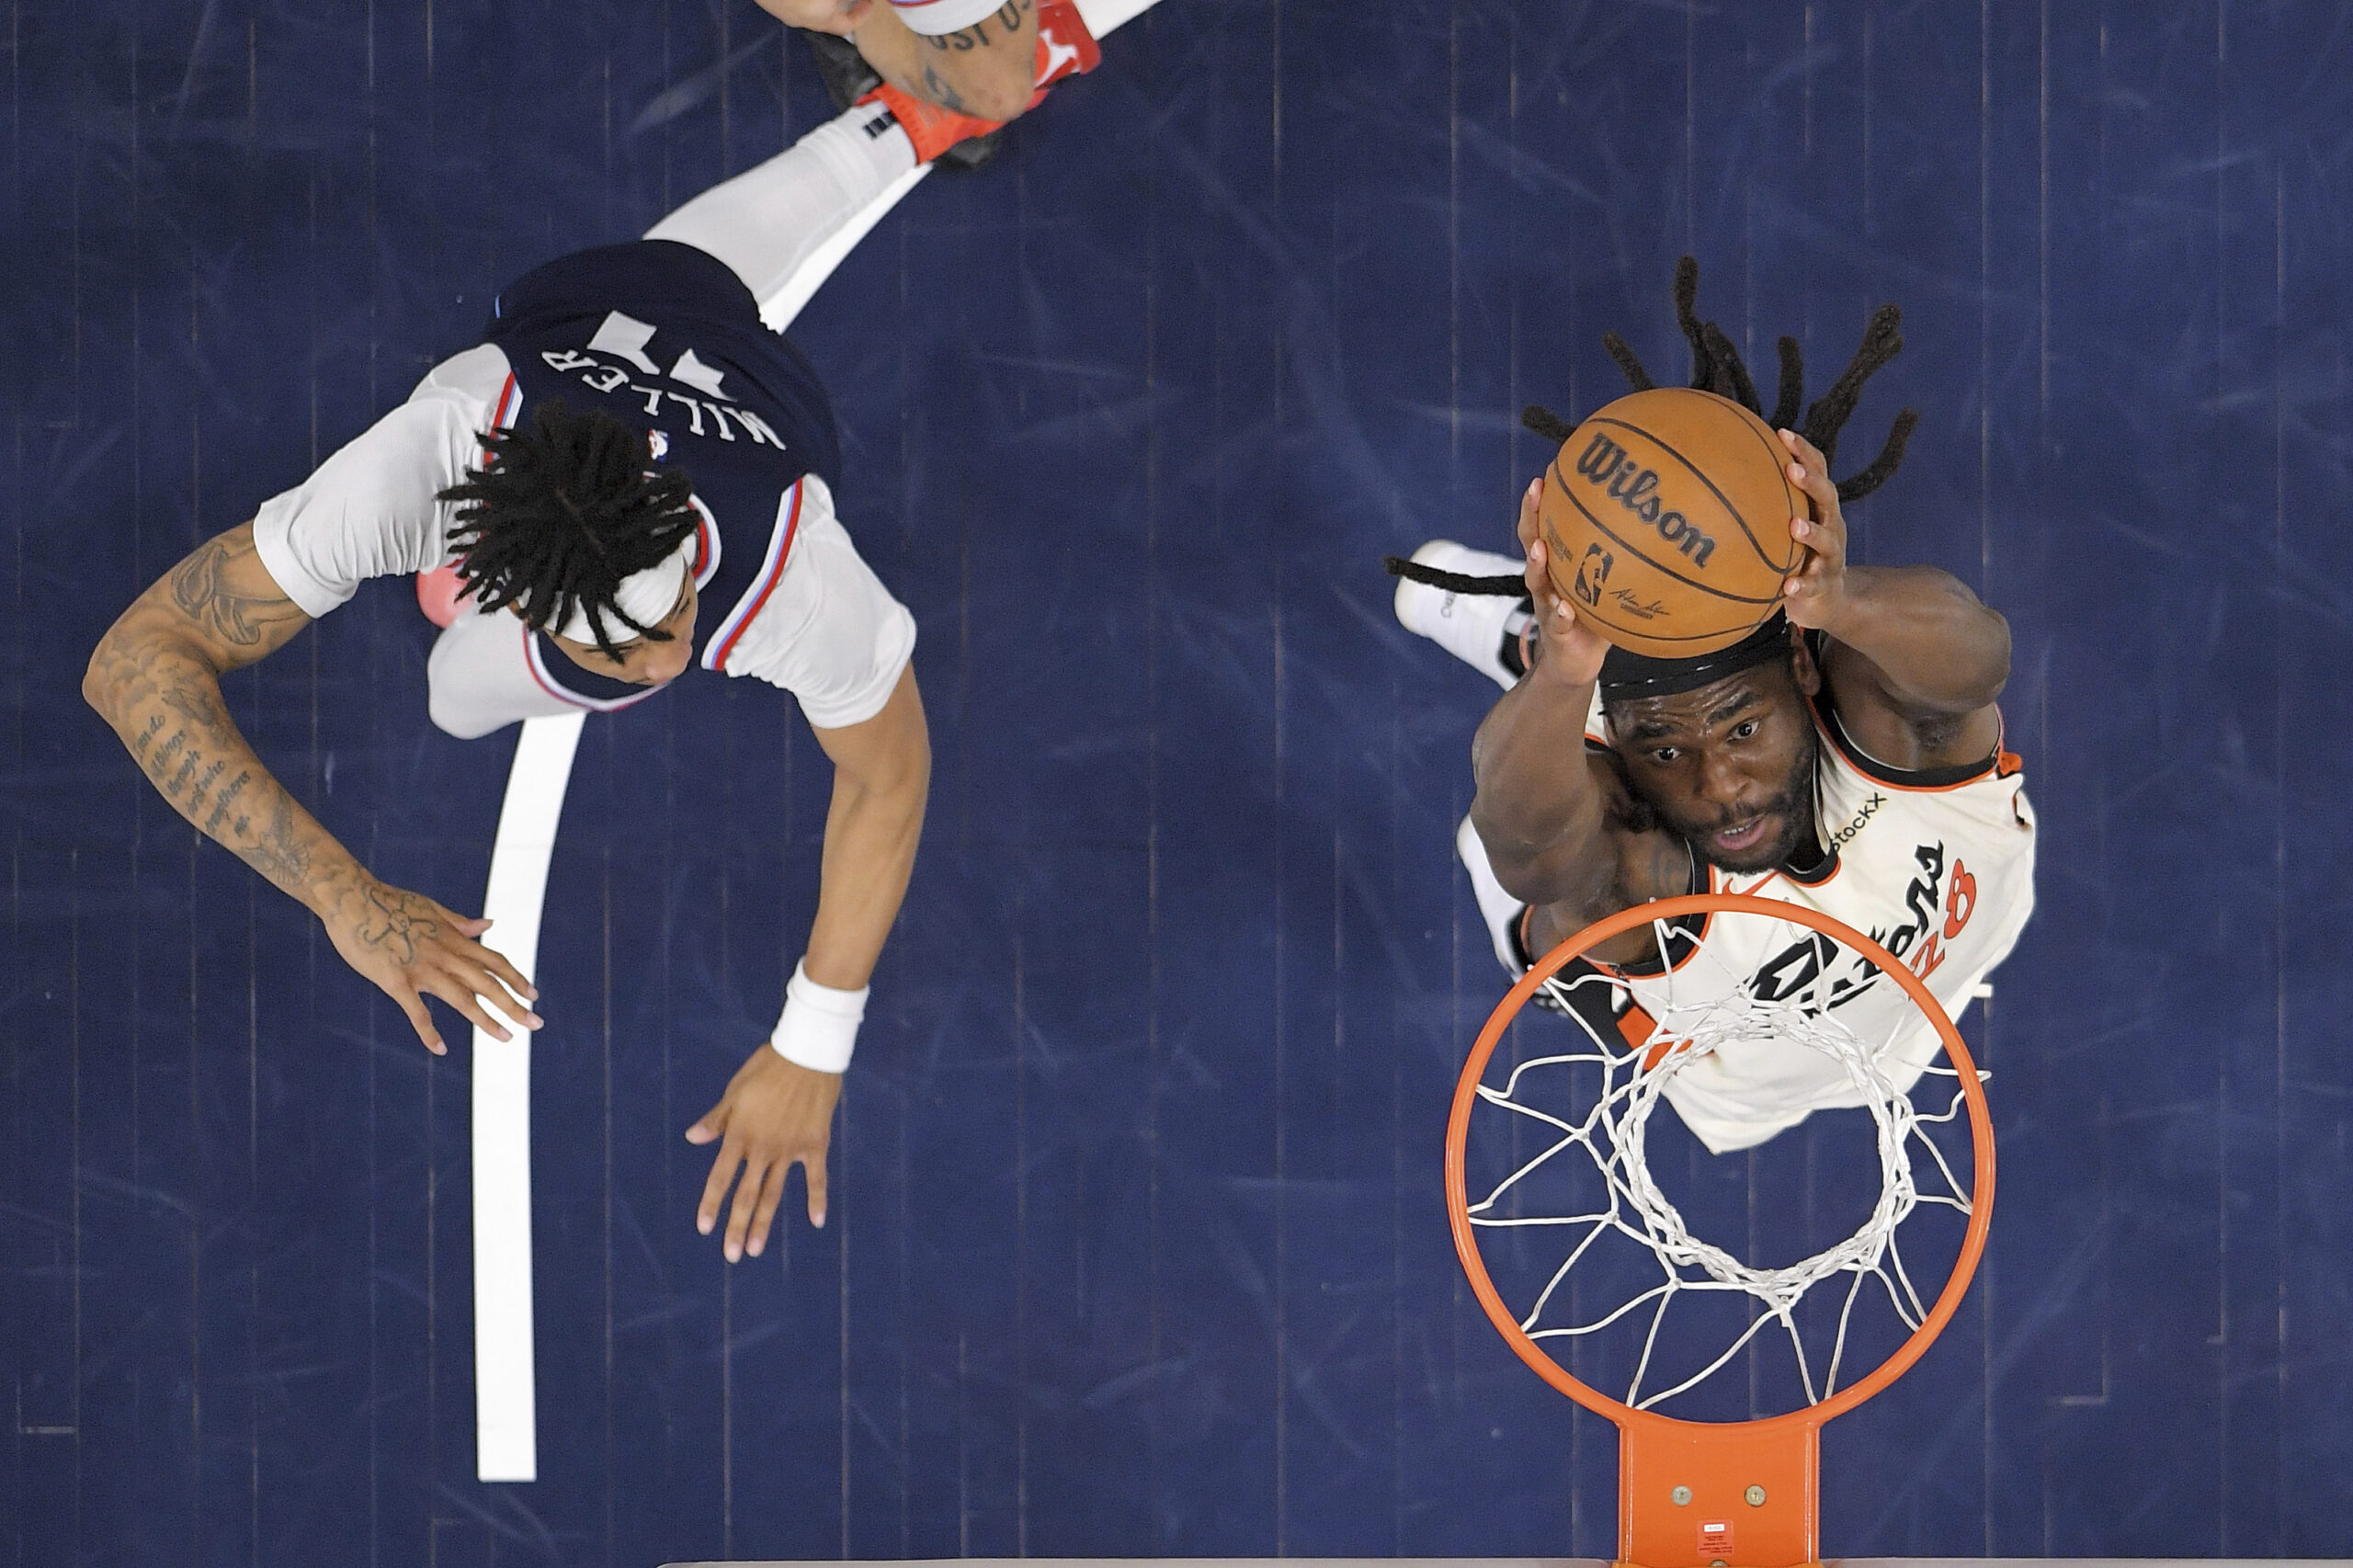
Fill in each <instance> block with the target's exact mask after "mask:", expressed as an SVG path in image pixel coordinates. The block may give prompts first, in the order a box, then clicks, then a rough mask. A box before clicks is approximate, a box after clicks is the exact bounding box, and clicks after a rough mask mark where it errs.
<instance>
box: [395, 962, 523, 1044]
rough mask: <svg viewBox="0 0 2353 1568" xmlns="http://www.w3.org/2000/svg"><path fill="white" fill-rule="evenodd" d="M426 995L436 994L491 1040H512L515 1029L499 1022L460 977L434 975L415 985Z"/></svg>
mask: <svg viewBox="0 0 2353 1568" xmlns="http://www.w3.org/2000/svg"><path fill="white" fill-rule="evenodd" d="M417 989H418V990H420V991H423V992H424V993H425V994H426V995H428V996H438V997H439V998H441V1000H443V1001H444V1002H447V1003H449V1006H452V1007H455V1008H456V1009H458V1011H459V1012H460V1013H463V1014H464V1015H465V1016H466V1021H467V1022H468V1023H470V1024H472V1025H473V1027H474V1028H478V1029H480V1030H482V1031H483V1033H484V1034H486V1035H488V1036H490V1038H491V1039H493V1040H513V1039H514V1038H515V1031H514V1030H512V1029H510V1028H507V1027H506V1025H505V1024H502V1023H500V1022H499V1021H498V1020H497V1019H496V1018H494V1017H491V1016H490V1013H489V1012H488V1010H487V1009H485V1008H484V1007H483V1005H482V999H481V998H480V997H478V996H476V995H475V994H474V991H473V987H472V986H471V985H469V984H467V983H465V982H464V980H463V979H462V978H460V977H451V976H448V975H438V974H437V975H435V976H433V977H432V978H431V979H429V980H427V981H426V982H425V983H424V984H422V985H420V986H418V987H417Z"/></svg>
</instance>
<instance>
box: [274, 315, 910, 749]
mask: <svg viewBox="0 0 2353 1568" xmlns="http://www.w3.org/2000/svg"><path fill="white" fill-rule="evenodd" d="M510 370H511V368H510V366H509V365H508V363H507V359H506V353H505V352H504V351H503V350H502V349H500V348H499V347H497V346H496V345H494V344H487V343H485V344H483V345H481V346H480V347H474V348H470V349H468V350H466V351H465V352H464V353H462V354H459V355H456V356H454V357H453V358H449V359H445V360H443V361H442V362H441V363H440V364H438V365H437V366H435V367H434V368H433V369H432V371H431V372H430V373H429V374H428V375H426V378H425V380H424V381H421V382H420V383H418V385H417V388H416V390H415V392H412V393H410V394H409V398H408V401H407V402H405V403H402V404H401V405H400V406H399V407H397V408H395V409H393V410H392V412H390V413H389V414H387V415H384V416H383V417H382V418H381V419H379V420H378V421H377V422H376V423H375V424H374V425H371V426H369V427H368V428H367V429H366V430H364V431H362V432H360V434H359V435H358V436H357V437H354V438H353V439H352V440H351V441H350V442H349V443H348V444H347V445H346V446H344V447H343V448H341V449H338V450H337V451H336V452H335V454H334V455H333V456H331V457H329V458H328V459H327V460H326V461H324V462H323V463H321V464H320V465H319V466H318V468H317V469H316V470H315V471H313V473H312V474H311V476H310V477H309V478H308V479H306V480H304V481H303V482H302V483H301V484H299V485H296V486H295V487H294V488H293V489H291V490H289V491H287V492H285V493H284V494H279V495H276V496H273V497H271V498H270V499H269V500H267V501H266V502H264V503H263V504H262V506H261V507H260V509H259V510H258V511H257V512H256V513H255V515H254V548H255V551H256V553H257V554H258V555H259V556H260V557H261V562H262V564H263V565H264V566H265V567H267V568H268V571H269V574H270V576H271V577H272V578H273V579H275V580H276V582H277V584H278V587H279V588H280V589H282V590H284V592H285V594H286V597H288V598H290V599H291V600H293V601H294V603H295V604H296V605H297V606H299V607H301V610H302V612H303V613H304V614H306V615H308V616H310V617H312V618H313V619H317V618H318V617H320V616H323V615H325V614H326V613H327V612H328V611H330V610H333V609H335V608H337V607H338V606H340V605H342V604H344V603H345V602H346V601H347V600H348V599H349V598H350V597H351V596H352V595H353V593H355V592H356V591H357V590H358V586H359V585H360V584H361V583H362V582H363V581H365V580H366V579H368V578H369V577H381V576H388V575H392V574H410V573H415V572H429V571H431V570H432V569H434V568H435V567H437V566H440V565H442V564H444V563H445V562H448V561H449V558H450V551H449V527H450V524H451V523H452V522H453V521H454V518H455V511H456V508H455V506H454V505H453V504H452V503H449V502H446V501H440V500H437V499H436V498H435V497H436V496H437V495H438V494H439V493H440V492H441V491H442V490H445V489H447V488H448V487H449V486H450V485H453V484H456V483H460V482H461V481H463V479H464V478H465V475H466V470H467V469H468V467H469V466H475V465H479V464H480V463H481V461H482V432H483V431H484V430H487V429H491V428H493V427H494V426H503V425H506V424H510V423H512V421H513V418H514V407H513V403H514V400H515V397H516V392H515V385H514V377H513V376H512V374H511V373H510ZM788 499H789V500H790V501H791V502H792V503H793V505H792V508H791V512H790V516H789V517H788V516H786V515H785V514H784V513H783V511H781V510H780V511H779V518H778V521H777V523H776V526H775V528H774V529H773V531H772V534H771V543H770V550H769V554H770V556H771V558H772V559H771V560H770V561H769V562H766V563H764V564H763V566H762V570H761V572H760V574H758V576H757V577H756V579H754V581H753V583H752V584H751V585H749V586H748V587H747V588H746V590H745V593H744V594H743V596H742V598H743V602H742V603H741V604H739V605H737V606H736V607H735V608H733V610H732V611H731V612H730V614H729V615H728V617H727V619H726V621H725V622H724V624H723V625H722V627H721V628H720V629H719V631H717V632H716V633H715V634H714V635H713V636H712V637H711V638H710V640H709V642H708V645H707V647H706V648H705V649H704V650H703V652H704V653H705V655H706V657H705V658H704V660H703V661H702V662H703V663H705V664H706V665H708V666H709V667H711V668H715V669H720V670H722V671H723V672H724V673H725V674H727V675H731V676H755V677H756V678H758V679H761V680H765V681H767V682H768V683H770V684H771V685H775V686H779V687H784V688H785V689H786V690H788V691H790V692H791V693H792V694H793V695H794V696H795V697H796V698H798V699H800V701H801V710H802V712H803V713H805V714H806V715H807V717H808V720H809V722H811V723H812V724H814V725H816V726H817V727H819V728H820V729H838V728H843V727H846V726H847V725H850V724H856V723H859V722H864V721H865V720H868V719H870V718H872V717H873V716H874V715H875V714H876V713H879V712H881V709H882V705H883V703H884V702H886V701H887V700H889V699H890V696H891V692H892V687H895V686H896V685H897V684H898V679H899V672H900V671H901V670H902V669H904V667H905V666H906V664H907V661H908V659H909V657H910V656H911V655H912V654H913V653H914V651H915V618H914V617H913V616H912V615H910V614H909V613H908V612H907V610H906V608H905V607H904V606H903V605H901V604H900V603H899V602H898V601H897V600H896V599H894V598H892V597H891V593H890V591H889V590H888V589H887V588H885V587H883V585H882V584H881V581H880V580H879V579H877V578H876V577H875V575H874V573H873V571H872V570H871V569H870V567H868V565H867V564H866V562H864V561H863V560H862V559H860V558H859V556H858V550H857V547H856V546H855V545H853V544H852V543H851V542H850V538H849V535H848V533H847V531H845V530H844V528H842V525H841V523H840V521H839V520H838V519H836V518H835V516H834V503H833V495H832V493H831V491H829V490H828V489H827V488H826V485H825V482H824V480H823V479H821V478H819V477H818V476H817V475H816V474H814V473H811V474H809V475H807V476H806V477H805V478H804V479H802V480H801V482H800V483H798V484H796V485H795V486H794V487H793V489H792V491H791V492H790V495H789V496H788ZM699 509H700V510H702V511H703V513H704V516H705V518H706V521H707V520H708V517H709V512H708V508H699ZM759 522H760V527H761V528H762V529H763V530H767V528H768V525H767V520H766V519H760V520H759ZM703 531H704V534H705V535H706V536H710V535H713V534H714V532H715V530H713V529H710V528H708V527H706V528H704V530H703ZM788 547H789V548H788ZM721 564H722V562H721V559H720V554H719V551H718V550H717V548H716V540H715V538H706V540H704V541H703V545H702V548H700V549H699V551H698V558H697V572H696V577H697V581H698V582H699V583H700V584H702V585H705V586H706V587H707V586H708V585H709V583H710V580H711V577H712V574H714V573H715V572H716V571H717V570H718V569H719V567H720V566H721Z"/></svg>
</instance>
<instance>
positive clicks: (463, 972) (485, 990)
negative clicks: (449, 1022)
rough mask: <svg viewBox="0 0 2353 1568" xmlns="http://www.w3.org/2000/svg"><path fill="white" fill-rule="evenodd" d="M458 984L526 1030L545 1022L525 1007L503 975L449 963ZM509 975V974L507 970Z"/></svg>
mask: <svg viewBox="0 0 2353 1568" xmlns="http://www.w3.org/2000/svg"><path fill="white" fill-rule="evenodd" d="M449 967H450V970H451V971H452V972H453V973H454V974H455V975H456V977H457V980H458V983H459V984H460V985H463V986H465V987H466V988H467V989H468V990H470V991H472V993H473V994H475V995H476V996H478V997H480V998H482V999H483V1001H485V1002H487V1003H489V1004H490V1005H491V1006H494V1007H495V1008H497V1009H498V1010H499V1011H500V1012H502V1013H504V1014H506V1016H507V1017H510V1018H512V1019H514V1020H515V1021H516V1022H517V1023H518V1024H520V1025H522V1026H523V1027H524V1028H527V1029H535V1028H539V1027H540V1024H541V1023H543V1022H545V1021H546V1020H544V1019H542V1018H541V1017H540V1016H539V1015H538V1014H537V1013H534V1012H533V1011H531V1009H530V1008H529V1006H525V1004H524V1003H523V1001H522V999H521V998H520V996H519V995H517V994H516V990H515V986H514V984H513V983H512V982H510V981H509V980H507V978H506V975H503V974H499V973H498V972H497V971H494V970H491V969H487V968H484V967H483V966H482V965H479V964H468V963H463V962H453V963H451V965H450V966H449ZM509 972H512V971H509Z"/></svg>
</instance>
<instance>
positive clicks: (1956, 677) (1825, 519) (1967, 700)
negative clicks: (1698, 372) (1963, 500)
mask: <svg viewBox="0 0 2353 1568" xmlns="http://www.w3.org/2000/svg"><path fill="white" fill-rule="evenodd" d="M1781 438H1782V440H1783V441H1784V442H1785V443H1787V445H1788V446H1789V448H1790V452H1791V453H1792V454H1793V457H1794V460H1793V461H1792V462H1791V464H1790V478H1791V479H1792V480H1793V481H1794V482H1796V483H1798V484H1799V485H1800V486H1801V487H1802V489H1803V490H1804V491H1805V493H1806V496H1807V498H1808V500H1810V501H1811V502H1812V503H1813V517H1812V518H1810V519H1809V518H1803V517H1800V518H1795V519H1792V521H1791V522H1790V534H1791V536H1792V537H1793V538H1795V539H1796V540H1797V541H1798V542H1799V543H1800V544H1802V545H1803V546H1805V547H1806V552H1807V553H1806V556H1805V558H1804V562H1803V563H1802V565H1801V566H1800V568H1799V570H1798V571H1797V573H1796V574H1794V575H1792V576H1791V577H1790V580H1789V581H1788V583H1787V584H1785V585H1783V595H1782V602H1783V603H1784V604H1785V605H1787V606H1788V608H1789V612H1790V619H1791V620H1793V621H1795V622H1796V623H1797V624H1798V625H1800V626H1805V627H1812V628H1814V629H1816V630H1818V631H1822V632H1824V633H1825V634H1826V635H1827V636H1828V637H1829V639H1830V644H1831V645H1830V648H1829V650H1828V652H1827V655H1826V657H1825V658H1824V668H1823V680H1824V684H1825V685H1826V686H1827V687H1828V689H1829V692H1830V697H1831V701H1832V703H1833V704H1834V706H1835V707H1836V710H1837V713H1838V718H1839V722H1841V723H1842V724H1844V725H1845V726H1846V728H1847V733H1849V734H1850V735H1852V736H1853V737H1854V739H1855V742H1856V744H1859V745H1860V746H1861V747H1862V748H1863V749H1864V750H1865V751H1867V752H1869V753H1870V754H1871V756H1875V757H1878V758H1879V759H1880V760H1881V761H1882V762H1886V763H1890V764H1893V765H1894V766H1895V767H1904V768H1914V769H1916V768H1928V767H1956V766H1962V765H1966V764H1969V763H1975V762H1983V761H1984V759H1985V758H1987V757H1988V756H1992V755H1993V753H1994V750H1995V747H1996V746H1997V745H1999V744H2001V737H2002V721H2001V714H2000V712H1999V711H1998V710H1996V709H1995V706H1994V704H1995V699H1996V698H1998V697H2000V696H2001V693H2002V687H2003V686H2004V685H2005V684H2006V682H2007V681H2008V679H2009V675H2010V626H2009V622H2008V621H2006V620H2005V619H2003V618H2002V616H2001V615H2000V614H1999V612H1997V611H1995V610H1993V609H1991V608H1987V607H1986V606H1985V605H1984V604H1983V603H1981V602H1980V601H1979V600H1978V597H1977V596H1976V595H1975V594H1973V593H1972V592H1971V591H1970V589H1969V585H1967V584H1965V583H1963V582H1962V581H1961V579H1960V578H1958V577H1955V576H1954V575H1953V574H1951V573H1949V572H1946V571H1943V570H1941V569H1939V568H1938V567H1934V566H1853V565H1849V564H1847V522H1846V518H1845V517H1844V516H1843V515H1842V514H1841V513H1840V511H1839V506H1838V491H1837V488H1836V485H1834V484H1833V483H1831V480H1830V475H1829V472H1828V470H1829V465H1828V464H1826V463H1825V462H1824V461H1823V460H1822V454H1821V452H1819V451H1818V450H1816V449H1814V447H1813V443H1811V442H1809V441H1807V440H1806V439H1805V438H1804V437H1802V436H1799V435H1796V434H1794V433H1793V432H1790V431H1786V430H1785V431H1783V432H1782V433H1781Z"/></svg>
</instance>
